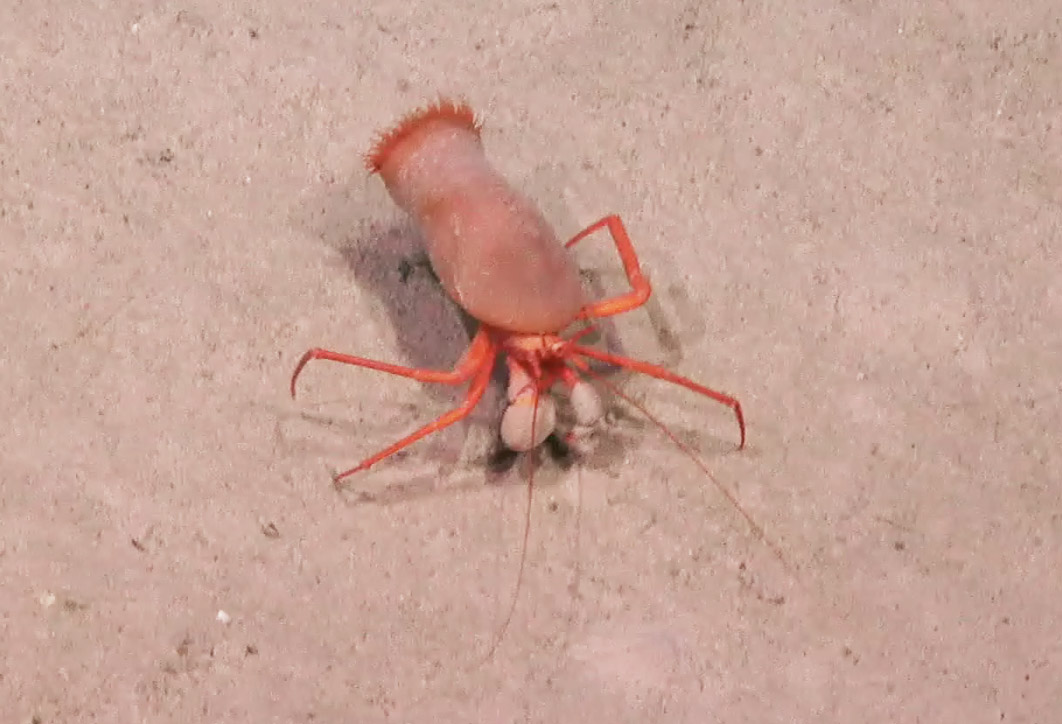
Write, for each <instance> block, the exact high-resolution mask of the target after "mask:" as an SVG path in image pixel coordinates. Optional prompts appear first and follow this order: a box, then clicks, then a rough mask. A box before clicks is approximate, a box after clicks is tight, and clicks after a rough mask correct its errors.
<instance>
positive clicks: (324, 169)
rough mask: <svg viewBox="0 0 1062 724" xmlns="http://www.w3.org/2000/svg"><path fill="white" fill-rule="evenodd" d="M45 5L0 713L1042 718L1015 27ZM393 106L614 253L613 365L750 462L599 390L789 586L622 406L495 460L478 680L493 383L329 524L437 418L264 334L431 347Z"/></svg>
mask: <svg viewBox="0 0 1062 724" xmlns="http://www.w3.org/2000/svg"><path fill="white" fill-rule="evenodd" d="M79 5H80V4H75V3H65V2H56V1H55V0H52V1H51V2H39V3H5V4H4V7H3V9H0V28H3V30H0V78H2V80H3V83H2V84H0V107H2V108H3V116H2V118H3V120H2V126H0V154H2V155H0V164H2V166H0V170H2V172H0V184H2V185H0V212H2V213H0V233H2V236H3V243H2V244H0V260H2V271H3V285H2V287H0V288H2V290H3V292H2V293H3V297H2V299H0V305H2V307H0V337H2V338H3V340H4V355H3V358H4V359H3V366H2V368H0V369H2V372H0V374H2V380H0V382H2V390H0V398H2V399H3V400H5V401H6V405H5V408H6V411H7V412H6V414H7V417H8V419H9V422H8V424H7V425H6V426H5V428H4V430H3V432H2V433H0V434H2V438H0V449H2V450H3V468H2V470H3V477H2V488H0V582H2V589H0V648H2V650H3V657H2V662H0V710H2V711H3V712H4V713H3V716H2V717H0V718H3V720H4V721H11V722H30V721H39V722H44V723H47V724H50V723H52V722H79V721H99V722H141V721H143V722H267V721H268V722H308V721H314V722H374V721H384V720H391V721H408V722H443V721H453V722H468V721H484V722H510V721H532V722H590V721H602V722H605V721H608V722H641V721H644V722H664V721H669V722H670V721H674V722H703V721H721V722H758V723H762V722H825V721H861V722H917V721H921V722H930V721H952V722H989V721H991V722H997V721H1006V722H1011V723H1012V722H1048V721H1054V720H1057V717H1058V716H1059V715H1058V711H1059V706H1060V703H1062V672H1060V664H1062V643H1060V641H1062V606H1060V604H1059V601H1060V600H1062V578H1060V576H1059V575H1058V571H1059V567H1060V565H1062V517H1060V512H1062V501H1060V492H1059V491H1060V479H1062V454H1060V446H1059V443H1058V430H1059V427H1060V424H1062V414H1060V411H1059V410H1060V406H1059V393H1060V387H1059V370H1062V336H1060V335H1062V332H1060V329H1062V293H1060V289H1062V283H1060V281H1059V269H1060V268H1062V265H1060V262H1059V251H1058V246H1059V233H1060V229H1062V190H1060V189H1062V121H1060V120H1059V119H1060V113H1062V101H1060V98H1062V95H1060V93H1059V89H1060V88H1062V24H1060V16H1062V13H1060V12H1059V10H1058V3H1057V2H1056V1H1055V0H1038V1H1034V2H1026V3H1021V4H1020V5H1022V6H1023V7H1024V8H1025V9H1024V10H1021V11H1018V10H1009V9H1005V8H1007V7H1009V6H1010V5H1011V4H1010V3H1001V2H994V1H992V0H971V2H968V3H955V4H952V5H953V7H952V8H951V9H948V8H946V7H944V5H943V4H939V3H938V4H936V5H938V6H939V9H938V10H934V11H930V12H927V11H925V10H924V9H922V8H923V5H924V4H923V3H917V2H901V3H865V2H855V3H852V2H836V1H835V2H829V1H827V3H826V4H825V5H824V6H823V7H822V9H820V10H817V11H808V12H807V13H802V12H800V11H794V10H793V8H796V7H798V6H803V5H806V4H800V3H787V2H774V3H762V2H759V3H758V2H745V3H721V4H720V3H705V4H703V9H701V10H696V9H693V8H696V7H697V4H696V3H689V4H688V5H687V4H682V3H667V2H658V3H645V4H641V5H639V6H637V8H635V9H631V7H630V6H625V7H626V9H615V8H611V7H610V6H609V4H607V3H599V4H595V5H590V4H581V5H579V4H576V5H578V6H577V7H571V5H573V4H569V3H561V4H552V5H551V4H546V3H511V2H510V3H505V2H503V3H500V5H502V6H503V7H502V8H501V9H497V10H492V9H491V8H494V7H496V6H497V5H499V3H485V2H484V3H437V4H435V5H434V6H431V7H424V6H419V5H418V4H417V3H413V4H410V3H407V2H386V3H379V4H377V5H376V8H375V9H373V10H369V11H366V10H359V9H357V8H358V7H359V6H361V5H362V4H361V3H354V2H350V3H312V2H311V3H285V2H264V3H244V4H240V5H238V4H236V3H231V2H230V3H222V6H223V7H222V8H221V9H216V8H215V5H216V4H214V3H197V4H196V5H198V7H193V6H191V5H181V4H173V3H161V4H155V3H134V2H128V1H125V0H123V1H120V2H112V3H106V5H107V9H106V10H103V11H96V12H90V11H88V10H87V9H73V8H74V7H75V6H79ZM819 5H822V4H819ZM885 6H888V7H889V8H891V9H882V7H885ZM156 7H160V8H161V9H155V8H156ZM960 7H961V8H963V10H962V12H961V13H960V12H959V10H958V9H959V8H960ZM438 93H453V94H457V95H461V96H464V97H466V98H467V99H468V100H469V101H470V102H472V103H473V105H474V106H475V107H476V108H477V109H478V110H479V111H480V112H481V113H482V115H483V117H484V120H485V121H486V128H485V142H486V144H487V148H488V152H489V154H490V156H491V158H492V159H494V161H495V163H496V164H497V165H498V167H499V168H500V169H502V170H503V171H504V172H505V173H506V174H508V175H509V176H510V177H511V178H512V179H513V180H514V182H516V183H518V184H520V185H521V186H522V187H523V188H525V189H526V190H527V191H528V192H529V193H531V194H532V195H533V196H534V197H535V198H536V199H538V201H539V202H540V203H541V205H542V207H543V209H544V210H545V211H546V213H547V214H548V215H549V217H550V218H551V219H552V220H553V221H554V222H555V223H556V224H557V226H558V228H559V230H560V232H561V233H562V234H563V235H567V234H571V233H573V232H574V231H576V230H577V229H579V228H580V227H581V226H584V225H586V224H588V223H590V222H592V221H594V220H596V219H597V218H599V217H600V216H602V215H604V214H606V213H609V212H616V213H619V214H621V215H622V216H623V218H624V219H625V220H626V222H627V225H628V227H629V229H630V231H631V233H632V236H633V238H634V240H635V243H636V244H637V245H638V249H639V251H640V254H641V258H642V259H643V261H644V264H645V266H646V268H647V270H648V271H649V272H650V274H651V275H652V279H653V281H654V283H655V289H656V296H655V297H654V303H653V305H652V306H651V307H650V308H649V311H650V312H651V314H647V313H645V312H637V313H632V314H630V315H627V317H626V318H624V319H623V320H621V321H620V322H618V323H617V325H616V334H617V336H618V338H619V340H620V343H621V345H622V349H623V350H625V351H626V352H627V353H628V354H632V355H636V356H639V357H641V358H645V359H650V360H656V361H665V362H667V363H668V364H670V365H671V366H672V367H673V368H674V369H675V370H676V371H678V372H680V373H682V374H685V375H688V376H690V377H692V378H695V379H697V380H700V381H703V382H704V383H706V384H711V385H714V386H717V387H719V388H720V389H723V390H726V391H728V392H731V393H733V394H735V395H737V396H738V397H740V398H741V400H742V401H743V402H744V404H745V406H746V410H747V414H748V417H749V447H748V449H747V450H745V451H743V452H741V453H737V452H735V451H734V450H733V447H732V446H733V442H734V441H735V440H736V435H737V431H736V429H735V427H734V425H733V421H732V419H731V418H730V416H729V415H728V413H727V411H726V410H723V409H718V408H717V407H716V406H713V405H711V404H709V403H703V402H701V401H698V400H697V399H695V398H693V397H692V396H691V395H690V394H689V393H687V392H685V391H683V390H681V389H677V388H670V387H668V386H665V385H657V384H653V383H651V382H649V381H646V380H643V379H638V378H628V377H623V378H618V379H620V380H621V381H622V383H623V385H624V387H625V389H626V390H627V391H628V392H629V393H631V394H634V395H636V396H637V397H638V398H639V399H643V400H644V401H645V402H646V404H647V405H649V406H650V407H651V409H652V410H654V411H655V412H656V414H657V415H658V416H659V417H660V418H661V419H662V420H664V421H665V422H667V423H668V424H669V425H670V426H672V427H673V429H674V430H675V431H676V433H677V434H679V435H681V436H682V437H683V439H684V440H687V441H691V442H694V443H695V444H696V446H697V448H698V449H699V450H700V451H701V453H702V454H703V455H704V457H705V459H706V461H707V463H708V465H709V466H710V467H711V469H712V470H713V471H714V472H715V474H716V476H717V477H718V479H719V480H720V482H721V483H723V484H725V485H727V486H729V487H731V488H733V489H735V490H736V492H737V495H738V497H739V498H740V499H741V500H742V501H743V504H744V506H745V508H746V509H747V510H748V512H749V514H750V515H751V516H752V517H753V518H754V519H755V520H757V521H758V522H759V523H760V524H761V525H762V526H763V527H764V528H765V529H766V531H767V532H768V535H769V536H770V538H771V540H773V541H775V542H776V543H777V544H778V546H779V547H780V548H781V549H782V551H783V552H784V555H785V557H786V560H787V561H788V563H789V570H787V569H786V568H784V567H783V566H782V564H781V563H780V562H779V561H778V560H777V559H776V558H774V557H773V556H772V554H771V552H770V549H769V548H768V547H767V546H766V545H765V544H764V543H763V542H762V541H760V540H758V539H757V538H756V536H755V535H754V534H752V533H751V532H750V531H749V529H748V527H747V525H746V524H745V522H744V521H743V519H742V518H741V517H740V516H739V515H738V514H737V513H736V511H735V510H734V509H733V508H732V507H731V506H730V505H729V503H727V502H726V500H725V499H724V498H723V496H722V495H721V494H720V493H719V491H718V490H717V489H716V488H715V487H714V486H712V485H711V483H710V482H709V481H708V480H706V479H705V477H704V476H703V475H702V474H701V473H700V472H699V470H698V469H697V468H696V466H695V465H694V464H693V463H692V462H691V461H690V460H688V459H685V458H683V457H682V456H681V455H680V454H678V453H677V451H676V450H675V449H674V448H673V447H672V446H671V445H670V443H669V442H668V441H667V440H666V439H665V438H664V437H663V436H662V435H661V434H660V433H659V432H657V431H655V430H654V429H652V427H651V426H650V425H648V424H643V423H639V422H637V421H635V420H633V419H631V420H626V419H625V420H620V421H618V422H617V423H615V425H614V426H613V427H612V429H611V430H609V431H607V434H605V435H604V436H603V438H602V439H601V440H600V444H599V446H598V448H597V450H596V452H594V453H592V454H590V455H588V456H587V457H586V459H584V460H583V461H581V462H579V463H577V464H576V465H575V466H573V467H572V468H571V469H570V470H568V471H564V470H562V469H560V468H559V467H558V466H557V465H556V464H554V463H550V462H546V463H544V464H543V465H542V467H541V468H540V469H539V473H538V477H537V481H538V485H537V488H536V490H535V498H534V503H533V510H532V528H531V537H530V544H529V546H528V550H527V569H526V575H525V578H524V581H523V585H522V587H521V589H520V591H519V594H518V603H517V608H516V612H515V614H514V616H513V619H512V622H511V624H510V626H509V628H508V631H507V632H506V634H505V636H504V638H503V640H502V642H501V645H500V647H499V648H498V650H497V652H496V653H495V655H494V657H493V659H492V660H491V661H489V662H487V663H481V658H482V657H483V656H484V654H485V653H486V651H487V648H488V646H489V643H490V640H491V638H492V637H493V636H494V635H495V633H496V632H497V630H498V627H499V625H500V623H501V619H502V618H503V616H504V612H505V610H506V608H507V606H508V603H509V600H510V596H511V594H512V588H513V585H514V582H515V577H516V572H517V564H518V557H519V550H520V545H521V535H522V530H523V519H524V518H523V516H524V500H525V489H524V487H523V486H522V485H520V480H521V476H520V471H519V470H514V471H512V472H510V473H509V474H508V475H505V476H501V482H503V483H505V484H489V483H488V482H487V480H488V478H489V477H490V476H488V474H487V473H486V472H485V469H484V464H483V460H482V453H483V450H484V448H485V446H486V445H487V444H488V443H489V439H490V436H491V435H492V434H493V432H494V429H495V428H494V427H493V426H495V425H496V421H497V402H498V400H497V395H496V394H494V395H493V396H492V399H491V400H489V401H488V402H487V403H486V404H485V405H484V407H483V409H482V410H481V411H480V412H479V413H478V414H477V415H476V417H475V419H474V420H472V421H471V422H470V423H469V424H467V425H462V426H459V427H457V428H455V429H453V430H450V431H448V432H446V433H444V434H442V435H439V436H437V437H436V438H435V439H433V440H431V441H429V442H424V443H422V444H419V445H417V446H416V447H414V448H411V449H410V450H409V452H408V455H406V456H405V457H403V458H402V459H400V460H396V461H393V462H392V463H390V464H387V465H381V466H380V467H379V469H378V470H374V471H372V472H370V473H368V474H365V475H364V476H362V477H360V478H357V479H356V480H355V481H353V482H354V483H355V484H356V485H357V486H358V490H359V491H361V492H362V493H364V494H366V495H375V496H377V497H378V499H379V500H380V502H381V503H382V504H379V505H373V504H361V505H358V504H356V500H357V497H358V496H357V494H356V493H355V494H353V495H348V496H345V497H344V496H340V495H338V494H337V493H336V491H335V490H333V487H332V486H331V484H330V482H329V478H328V474H329V473H328V471H329V469H330V468H331V469H338V468H342V467H345V466H349V465H352V464H354V463H356V462H357V461H358V460H360V459H361V458H362V457H364V456H365V455H367V454H369V453H370V452H372V451H374V450H376V449H378V448H380V447H382V446H384V445H385V444H387V443H389V442H390V441H392V440H394V439H396V438H397V437H399V436H400V435H401V434H403V433H405V432H407V431H409V430H411V429H413V428H414V427H416V426H417V425H418V424H419V423H422V422H425V421H427V420H428V419H430V418H431V417H432V416H433V415H436V414H438V413H440V412H441V411H442V410H444V409H446V407H447V405H448V404H450V403H451V401H452V400H453V399H454V397H453V393H452V391H450V390H447V389H443V390H437V389H426V388H423V387H421V386H419V385H417V384H415V383H412V382H408V381H404V380H400V379H396V378H388V377H386V376H383V375H374V374H372V373H368V372H359V371H357V370H354V369H349V368H343V367H340V366H338V365H330V364H328V363H324V362H321V363H317V364H315V365H314V366H312V367H311V368H308V369H307V372H306V374H305V376H304V378H303V380H302V387H301V391H300V392H301V394H300V399H299V400H296V401H295V402H292V401H291V400H290V399H288V397H287V392H286V387H287V383H288V376H289V374H290V372H291V369H292V367H293V365H294V363H295V361H296V360H297V359H298V357H299V356H300V355H301V354H302V353H303V351H304V350H305V349H306V348H307V347H310V346H315V345H321V346H327V347H332V348H335V349H338V350H341V351H347V352H352V353H358V354H362V355H367V356H371V357H377V358H381V359H386V360H393V361H396V362H404V363H407V364H420V365H430V366H438V367H446V366H448V365H450V364H452V363H453V362H454V361H455V360H456V359H457V357H458V356H459V355H460V353H461V350H462V347H463V344H464V343H465V342H466V341H467V335H466V331H465V329H464V327H463V326H462V321H461V319H460V317H459V315H458V313H457V312H456V311H455V310H454V309H453V307H452V306H450V305H448V304H447V303H446V302H445V300H444V299H443V298H442V297H440V295H439V292H438V289H437V288H436V287H435V285H434V284H433V283H432V281H431V279H430V276H429V275H428V273H427V272H426V271H425V270H424V269H423V267H420V266H417V265H416V259H417V252H416V240H415V238H414V237H413V236H411V235H410V234H409V233H408V231H407V230H404V229H403V227H402V225H401V220H400V218H399V216H398V214H397V212H396V211H395V209H394V207H393V205H392V204H391V202H390V200H389V199H388V198H387V196H386V193H385V192H384V191H383V189H382V188H381V186H380V184H379V181H378V180H376V179H371V178H368V177H367V176H366V174H365V172H364V169H363V168H362V165H361V163H362V162H361V158H360V154H361V153H362V152H363V151H364V150H365V149H366V148H367V147H368V145H369V143H370V140H371V137H372V134H373V132H374V131H376V130H377V129H379V128H380V127H381V126H383V125H385V124H387V123H389V122H391V121H392V120H393V119H394V118H395V117H396V116H398V115H400V114H402V113H404V112H406V111H408V110H410V109H411V108H412V107H414V106H416V105H418V104H420V103H421V102H423V101H425V100H430V99H432V98H434V97H435V96H436V94H438ZM579 258H580V262H581V263H582V264H583V265H584V266H587V267H591V268H592V269H593V270H595V272H596V278H598V279H599V280H600V281H601V286H602V287H603V288H605V289H614V288H618V283H619V281H620V279H619V276H618V270H619V266H618V262H617V260H616V259H615V257H614V255H612V254H611V252H610V250H609V248H608V246H607V243H606V241H605V239H603V238H602V239H600V240H598V241H594V242H588V245H587V248H586V249H585V250H583V251H582V252H580V255H579ZM410 264H412V266H410ZM403 275H405V276H406V277H407V278H406V279H405V282H403V280H402V276H403ZM669 334H670V335H673V340H674V341H669V340H671V339H672V337H669ZM219 610H220V611H224V612H225V614H226V616H223V617H222V618H228V619H229V622H228V623H224V622H221V621H218V620H217V617H218V612H219Z"/></svg>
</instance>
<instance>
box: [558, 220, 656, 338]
mask: <svg viewBox="0 0 1062 724" xmlns="http://www.w3.org/2000/svg"><path fill="white" fill-rule="evenodd" d="M603 226H604V227H608V233H609V234H610V235H611V236H612V242H613V243H614V244H615V245H616V251H618V252H619V256H620V260H621V261H622V262H623V270H624V271H625V272H626V273H627V281H628V282H630V285H631V291H629V292H627V293H626V294H621V295H620V296H618V297H614V298H612V299H604V300H602V301H600V302H594V303H593V304H588V305H586V306H585V307H583V309H582V310H581V311H580V312H579V319H593V318H595V317H610V316H612V315H614V314H621V313H623V312H628V311H630V310H632V309H635V308H637V307H640V306H642V305H643V304H645V302H646V300H648V299H649V295H650V294H651V293H652V287H650V286H649V280H648V279H646V278H645V275H644V274H642V267H641V265H640V264H639V263H638V255H637V254H636V253H635V251H634V245H633V244H631V238H630V237H629V236H628V235H627V229H626V228H625V227H624V226H623V222H622V221H621V220H620V217H618V216H616V215H615V214H613V215H611V216H606V217H605V218H603V219H601V220H600V221H597V222H595V223H593V224H591V225H590V226H588V227H586V228H585V229H583V230H582V231H580V232H579V233H578V234H576V235H575V236H573V237H572V238H571V240H570V241H569V242H568V243H567V244H565V245H564V246H565V247H566V248H569V249H570V248H571V247H573V246H575V245H576V244H577V243H578V242H580V241H582V240H583V239H585V238H586V237H587V236H589V235H590V234H592V233H594V232H595V231H597V230H598V229H600V228H601V227H603Z"/></svg>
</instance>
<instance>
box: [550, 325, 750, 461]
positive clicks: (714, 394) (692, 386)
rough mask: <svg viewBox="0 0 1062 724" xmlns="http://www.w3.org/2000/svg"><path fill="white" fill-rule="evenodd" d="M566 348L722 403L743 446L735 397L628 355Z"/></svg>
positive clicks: (741, 417)
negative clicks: (730, 412)
mask: <svg viewBox="0 0 1062 724" xmlns="http://www.w3.org/2000/svg"><path fill="white" fill-rule="evenodd" d="M568 350H569V351H570V352H571V353H572V354H576V355H581V356H583V357H590V358H591V359H596V360H599V361H601V362H607V363H608V364H611V365H616V366H618V367H625V368H627V369H631V370H634V371H635V372H641V373H642V374H645V375H649V376H650V377H656V378H657V379H659V380H664V381H665V382H672V383H674V384H676V385H681V386H683V387H685V388H686V389H688V390H693V391H694V392H696V393H698V394H701V395H704V396H705V397H710V398H711V399H713V400H715V401H716V402H719V403H722V404H724V405H726V406H727V407H729V408H730V409H731V410H733V411H734V414H735V415H737V422H738V427H739V428H740V429H741V444H740V445H738V449H739V450H740V449H741V448H743V447H745V415H744V414H743V413H742V412H741V403H740V402H738V401H737V399H736V398H734V397H731V396H730V395H727V394H725V393H723V392H718V391H716V390H713V389H711V388H709V387H705V386H704V385H699V384H697V383H696V382H694V381H693V380H691V379H687V378H686V377H683V376H681V375H676V374H675V373H674V372H669V371H668V370H666V369H664V368H663V367H659V366H657V365H654V364H649V363H648V362H641V361H640V360H636V359H631V358H630V357H622V356H620V355H616V354H610V353H608V352H602V351H601V350H598V349H594V348H593V347H584V346H583V345H581V344H572V345H569V346H568Z"/></svg>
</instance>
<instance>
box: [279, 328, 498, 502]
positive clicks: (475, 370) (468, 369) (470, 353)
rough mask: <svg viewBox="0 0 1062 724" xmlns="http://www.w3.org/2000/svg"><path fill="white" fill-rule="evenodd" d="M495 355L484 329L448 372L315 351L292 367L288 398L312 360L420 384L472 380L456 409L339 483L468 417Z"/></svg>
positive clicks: (361, 465) (339, 477) (337, 478)
mask: <svg viewBox="0 0 1062 724" xmlns="http://www.w3.org/2000/svg"><path fill="white" fill-rule="evenodd" d="M497 355H498V348H497V345H496V344H495V342H494V340H493V339H492V338H491V336H490V334H489V333H488V332H487V330H486V329H483V328H480V330H479V332H477V333H476V336H475V337H474V338H473V339H472V343H471V344H470V345H469V347H468V349H467V350H466V351H465V354H464V355H463V356H462V357H461V360H460V361H459V362H458V363H457V365H456V366H454V369H453V370H452V371H449V372H446V371H441V370H425V369H419V368H416V367H402V366H400V365H393V364H388V363H386V362H377V361H376V360H371V359H365V358H364V357H354V356H352V355H348V354H341V353H339V352H332V351H330V350H327V349H317V348H314V349H311V350H310V351H308V352H307V353H306V354H304V355H303V356H302V359H301V360H299V364H298V365H296V367H295V372H294V373H293V374H292V375H291V396H292V397H294V396H295V381H296V380H297V379H298V377H299V373H301V372H302V369H303V367H305V366H306V363H308V362H309V361H310V360H314V359H326V360H331V361H333V362H341V363H343V364H348V365H354V366H357V367H368V368H369V369H373V370H378V371H380V372H386V373H388V374H392V375H399V376H401V377H410V378H412V379H414V380H418V381H420V382H435V383H439V384H445V385H459V384H461V383H463V382H466V381H467V380H469V379H470V378H471V379H472V384H471V385H470V386H469V388H468V392H467V393H466V394H465V399H464V401H463V402H462V403H461V404H460V405H458V406H457V407H456V408H455V409H453V410H450V411H449V412H447V413H446V414H444V415H442V416H441V417H439V418H438V419H437V420H435V421H434V422H431V423H429V424H427V425H425V426H424V427H422V428H420V429H419V430H417V431H416V432H414V433H413V434H411V435H407V436H406V437H404V438H402V439H401V440H399V441H398V442H396V443H394V444H393V445H390V446H388V447H386V448H384V449H383V450H381V451H380V452H378V453H376V454H375V455H372V456H371V457H368V458H366V459H365V460H362V461H361V462H360V463H358V464H357V465H356V466H354V467H353V468H351V469H350V470H346V471H344V472H342V473H340V474H339V475H336V476H335V481H336V482H337V483H338V482H339V481H340V480H342V479H343V478H345V477H347V476H350V475H353V474H354V473H357V472H361V471H362V470H366V469H368V468H370V467H372V466H373V465H375V464H376V463H378V462H380V461H381V460H383V459H384V458H386V457H389V456H391V455H393V454H395V453H396V452H398V451H399V450H401V449H402V448H404V447H407V446H408V445H412V444H413V443H415V442H416V441H418V440H420V439H421V438H423V437H427V436H428V435H430V434H432V433H433V432H437V431H439V430H441V429H443V428H444V427H448V426H449V425H452V424H454V423H455V422H457V421H459V420H462V419H464V418H465V417H467V416H468V414H469V413H470V412H472V410H473V409H475V407H476V405H478V404H479V401H480V399H481V398H482V397H483V393H484V392H485V391H486V389H487V384H488V383H489V382H490V374H491V372H492V371H493V369H494V359H495V358H496V357H497Z"/></svg>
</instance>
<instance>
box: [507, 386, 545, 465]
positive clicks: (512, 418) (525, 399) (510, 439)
mask: <svg viewBox="0 0 1062 724" xmlns="http://www.w3.org/2000/svg"><path fill="white" fill-rule="evenodd" d="M532 418H534V437H532V436H531V427H532V426H531V422H532ZM556 426H557V405H556V403H555V402H553V398H552V397H550V396H549V395H538V408H537V410H536V408H535V395H534V394H524V395H519V396H518V397H517V398H516V399H515V400H513V401H512V403H511V404H510V405H509V407H507V408H506V409H505V414H504V415H502V421H501V438H502V442H504V443H505V445H506V447H508V448H509V449H510V450H516V451H517V452H526V451H528V450H533V449H534V448H536V447H538V446H539V445H541V444H542V443H543V442H544V441H545V440H546V438H547V437H549V436H550V435H551V434H552V433H553V430H554V428H555V427H556Z"/></svg>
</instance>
